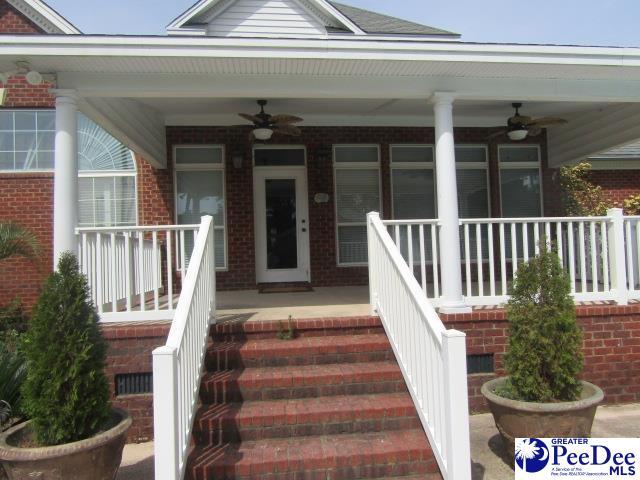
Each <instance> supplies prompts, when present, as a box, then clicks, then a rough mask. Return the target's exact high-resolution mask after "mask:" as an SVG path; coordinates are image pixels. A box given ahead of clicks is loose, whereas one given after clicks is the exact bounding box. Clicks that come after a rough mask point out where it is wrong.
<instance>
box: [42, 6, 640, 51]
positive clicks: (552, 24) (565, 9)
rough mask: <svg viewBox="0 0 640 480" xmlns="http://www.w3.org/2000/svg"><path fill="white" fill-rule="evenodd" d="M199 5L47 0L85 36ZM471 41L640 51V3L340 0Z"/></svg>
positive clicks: (123, 29)
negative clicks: (607, 47) (584, 46)
mask: <svg viewBox="0 0 640 480" xmlns="http://www.w3.org/2000/svg"><path fill="white" fill-rule="evenodd" d="M194 1H195V0H108V1H105V0H48V1H47V3H49V5H51V6H52V7H53V8H55V9H56V10H57V11H58V12H59V13H60V14H62V15H63V16H64V17H66V18H67V19H68V20H69V21H71V22H72V23H73V24H74V25H75V26H76V27H78V28H79V29H80V30H82V31H83V32H84V33H106V34H131V35H134V34H143V35H163V34H164V33H165V30H164V28H165V26H166V25H167V24H168V23H170V21H171V20H173V18H175V17H176V16H177V15H179V14H180V13H182V12H183V11H184V10H186V9H187V8H188V7H190V6H191V5H192V4H193V3H194ZM340 1H341V2H342V3H348V4H350V5H353V6H355V7H361V8H365V9H368V10H374V11H377V12H380V13H385V14H388V15H393V16H397V17H400V18H405V19H407V20H412V21H415V22H418V23H423V24H426V25H430V26H432V27H438V28H443V29H445V30H451V31H454V32H456V33H460V34H462V40H463V41H467V42H499V43H542V44H561V45H601V46H637V47H640V27H639V26H638V19H640V0H537V1H532V0H529V1H526V0H520V1H518V0H395V1H393V0H340Z"/></svg>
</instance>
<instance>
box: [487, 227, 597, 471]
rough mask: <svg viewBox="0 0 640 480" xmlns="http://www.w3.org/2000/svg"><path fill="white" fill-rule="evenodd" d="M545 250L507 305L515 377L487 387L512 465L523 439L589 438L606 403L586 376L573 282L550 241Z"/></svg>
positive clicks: (521, 270)
mask: <svg viewBox="0 0 640 480" xmlns="http://www.w3.org/2000/svg"><path fill="white" fill-rule="evenodd" d="M539 249H540V253H539V254H538V255H536V256H535V257H534V258H532V259H531V260H529V261H528V262H526V263H524V264H522V265H520V266H519V267H518V271H517V274H516V280H515V283H514V286H513V292H512V296H511V299H510V300H509V303H508V306H507V317H508V320H509V344H508V349H507V353H506V355H505V370H506V372H507V374H508V376H507V377H502V378H497V379H495V380H491V381H489V382H487V383H485V384H484V385H483V386H482V394H483V395H484V397H485V398H486V399H487V401H488V403H489V407H490V409H491V413H492V414H493V417H494V420H495V423H496V427H497V428H498V430H499V432H500V435H501V437H502V440H503V443H504V445H505V448H506V451H507V455H508V458H509V459H511V461H513V458H514V457H513V455H514V448H515V438H518V437H525V438H527V437H537V438H545V437H588V436H590V434H591V426H592V424H593V419H594V416H595V412H596V408H597V406H598V404H599V403H600V402H601V401H602V399H603V393H602V390H600V388H598V387H597V386H595V385H592V384H590V383H588V382H584V381H581V380H580V379H579V375H580V373H581V371H582V367H583V355H582V350H581V348H582V332H581V329H580V327H579V326H578V324H577V321H576V307H575V303H574V300H573V298H572V297H571V295H570V293H571V284H570V280H569V278H568V276H567V275H566V273H565V272H564V271H563V269H562V265H561V264H560V259H559V257H558V254H557V252H556V251H554V250H553V249H552V248H551V246H550V245H548V244H547V242H546V240H545V239H542V240H541V242H540V245H539Z"/></svg>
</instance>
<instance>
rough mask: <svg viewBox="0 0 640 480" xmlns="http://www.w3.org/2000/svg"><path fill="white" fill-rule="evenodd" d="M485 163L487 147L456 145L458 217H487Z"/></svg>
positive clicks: (487, 194) (487, 201)
mask: <svg viewBox="0 0 640 480" xmlns="http://www.w3.org/2000/svg"><path fill="white" fill-rule="evenodd" d="M487 164H488V162H487V148H486V147H485V146H484V145H458V146H456V178H457V182H458V212H459V215H460V218H487V217H489V189H488V179H487V172H488V169H487Z"/></svg>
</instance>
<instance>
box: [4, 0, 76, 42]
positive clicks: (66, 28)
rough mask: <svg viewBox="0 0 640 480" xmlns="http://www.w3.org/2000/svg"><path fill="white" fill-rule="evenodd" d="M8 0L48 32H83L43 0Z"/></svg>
mask: <svg viewBox="0 0 640 480" xmlns="http://www.w3.org/2000/svg"><path fill="white" fill-rule="evenodd" d="M7 2H8V3H9V4H10V5H11V6H12V7H14V8H15V9H16V10H18V11H19V12H20V13H22V14H23V15H24V16H26V17H27V18H29V20H31V21H32V22H33V23H35V24H36V25H38V26H39V27H40V28H42V29H43V30H44V31H45V32H46V33H63V34H79V33H82V32H81V31H80V30H78V29H77V28H76V27H75V26H74V25H73V24H72V23H71V22H69V21H68V20H67V19H66V18H64V17H63V16H62V15H60V14H59V13H58V12H56V11H55V10H54V9H53V8H51V7H50V6H49V5H47V4H46V3H45V2H43V1H42V0H7Z"/></svg>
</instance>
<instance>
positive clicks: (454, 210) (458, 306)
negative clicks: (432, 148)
mask: <svg viewBox="0 0 640 480" xmlns="http://www.w3.org/2000/svg"><path fill="white" fill-rule="evenodd" d="M453 100H454V95H453V94H451V93H436V94H434V96H433V105H434V107H433V109H434V115H435V130H436V189H437V191H438V218H439V220H440V267H441V274H442V298H441V304H440V312H442V313H461V312H469V311H471V309H470V308H469V307H467V306H466V305H465V302H464V299H463V298H462V271H461V268H460V266H461V262H460V229H459V218H458V192H457V190H458V186H457V183H456V154H455V145H454V141H453Z"/></svg>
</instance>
